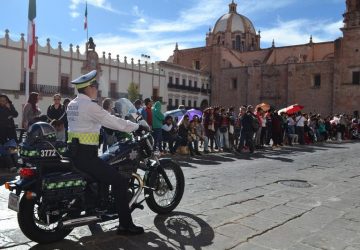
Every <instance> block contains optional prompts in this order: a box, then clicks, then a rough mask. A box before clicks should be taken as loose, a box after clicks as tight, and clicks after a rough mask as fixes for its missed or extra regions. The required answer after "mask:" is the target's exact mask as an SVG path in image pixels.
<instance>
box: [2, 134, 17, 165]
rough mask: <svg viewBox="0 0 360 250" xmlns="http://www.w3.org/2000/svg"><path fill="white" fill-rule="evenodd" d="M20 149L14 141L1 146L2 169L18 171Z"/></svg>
mask: <svg viewBox="0 0 360 250" xmlns="http://www.w3.org/2000/svg"><path fill="white" fill-rule="evenodd" d="M17 162H18V149H17V143H16V141H15V140H14V139H12V140H9V141H7V142H5V143H4V144H0V168H3V169H8V170H9V171H10V172H14V171H16V169H17Z"/></svg>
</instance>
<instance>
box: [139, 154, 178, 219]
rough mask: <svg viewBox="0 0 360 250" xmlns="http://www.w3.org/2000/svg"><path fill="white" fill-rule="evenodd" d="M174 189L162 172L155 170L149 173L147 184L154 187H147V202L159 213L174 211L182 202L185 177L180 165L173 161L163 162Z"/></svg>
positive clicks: (162, 164)
mask: <svg viewBox="0 0 360 250" xmlns="http://www.w3.org/2000/svg"><path fill="white" fill-rule="evenodd" d="M161 167H162V168H163V169H164V171H165V173H166V175H167V177H168V179H169V181H170V183H171V185H172V186H173V189H172V190H170V189H169V187H168V185H167V184H166V181H165V179H164V177H163V176H162V174H160V173H159V172H158V171H153V172H151V173H150V174H149V179H148V183H147V185H148V186H149V187H151V188H153V189H154V190H153V189H145V191H144V193H145V196H146V204H147V205H148V207H149V208H150V209H151V210H152V211H153V212H155V213H157V214H167V213H170V212H171V211H173V210H174V209H175V208H176V207H177V205H178V204H179V203H180V201H181V198H182V196H183V194H184V187H185V179H184V174H183V172H182V170H181V168H180V166H179V165H178V164H177V163H175V162H173V161H167V162H162V163H161Z"/></svg>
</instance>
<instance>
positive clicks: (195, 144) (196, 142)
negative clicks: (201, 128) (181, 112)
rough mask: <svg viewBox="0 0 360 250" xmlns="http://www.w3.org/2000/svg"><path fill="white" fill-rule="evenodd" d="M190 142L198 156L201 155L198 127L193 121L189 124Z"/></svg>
mask: <svg viewBox="0 0 360 250" xmlns="http://www.w3.org/2000/svg"><path fill="white" fill-rule="evenodd" d="M188 141H189V143H190V144H191V147H189V149H190V148H193V149H194V151H193V152H194V153H195V154H196V155H201V154H200V152H199V137H198V136H197V134H196V125H195V121H194V120H191V121H190V123H189V135H188Z"/></svg>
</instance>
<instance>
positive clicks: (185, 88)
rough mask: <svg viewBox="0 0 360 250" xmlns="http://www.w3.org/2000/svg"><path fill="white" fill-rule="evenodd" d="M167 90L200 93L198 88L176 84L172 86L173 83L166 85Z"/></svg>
mask: <svg viewBox="0 0 360 250" xmlns="http://www.w3.org/2000/svg"><path fill="white" fill-rule="evenodd" d="M168 88H173V89H179V90H186V91H192V92H200V88H199V87H193V86H184V85H176V84H173V83H168Z"/></svg>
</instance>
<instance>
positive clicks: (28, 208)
mask: <svg viewBox="0 0 360 250" xmlns="http://www.w3.org/2000/svg"><path fill="white" fill-rule="evenodd" d="M39 205H40V204H39V202H38V201H36V200H35V199H32V200H28V199H26V197H25V195H23V196H22V198H21V201H20V206H19V213H18V216H17V217H18V223H19V226H20V229H21V231H22V232H23V234H24V235H25V236H26V237H28V238H29V239H30V240H32V241H35V242H37V243H40V244H48V243H52V242H56V241H60V240H62V239H64V238H65V237H66V236H67V235H68V234H70V233H71V231H72V229H63V228H61V227H60V223H59V222H55V223H51V224H50V225H47V224H46V223H44V222H43V221H42V220H41V219H40V215H39V214H38V211H39Z"/></svg>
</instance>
